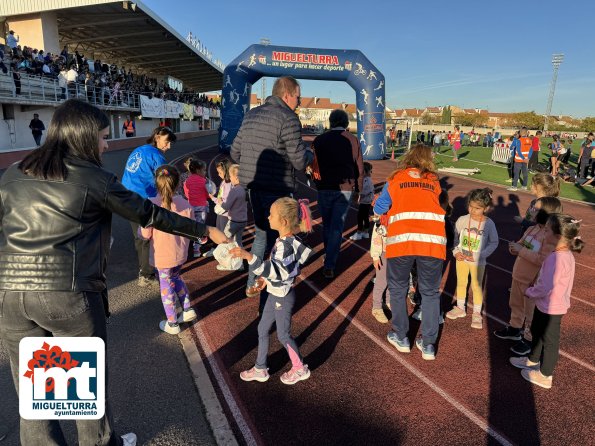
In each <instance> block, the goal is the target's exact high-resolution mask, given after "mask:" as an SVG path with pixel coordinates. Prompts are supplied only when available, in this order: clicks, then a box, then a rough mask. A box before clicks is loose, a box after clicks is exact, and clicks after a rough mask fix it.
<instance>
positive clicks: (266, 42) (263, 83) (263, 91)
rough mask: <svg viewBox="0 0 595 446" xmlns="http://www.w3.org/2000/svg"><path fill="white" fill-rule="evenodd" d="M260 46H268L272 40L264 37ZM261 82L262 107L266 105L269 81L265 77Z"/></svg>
mask: <svg viewBox="0 0 595 446" xmlns="http://www.w3.org/2000/svg"><path fill="white" fill-rule="evenodd" d="M260 44H261V45H265V46H268V45H270V44H271V39H269V38H267V37H262V38H261V39H260ZM260 82H261V84H260V105H262V104H264V99H265V94H266V89H267V80H266V79H265V78H264V77H263V78H262V80H261V81H260Z"/></svg>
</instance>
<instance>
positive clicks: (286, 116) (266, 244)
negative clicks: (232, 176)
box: [231, 77, 313, 297]
mask: <svg viewBox="0 0 595 446" xmlns="http://www.w3.org/2000/svg"><path fill="white" fill-rule="evenodd" d="M299 104H300V85H299V83H298V82H297V81H296V80H295V79H294V78H293V77H280V78H279V79H277V81H276V82H275V84H274V85H273V95H272V96H269V97H268V98H267V99H266V101H265V103H264V104H263V105H262V106H260V107H257V108H254V109H252V110H250V111H249V112H248V113H246V116H245V117H244V120H243V122H242V126H241V127H240V130H239V131H238V134H237V136H236V138H235V140H234V142H233V145H232V147H231V157H232V159H233V160H234V161H235V162H237V163H238V164H239V165H240V171H239V179H240V183H241V184H242V186H244V187H245V188H246V189H247V190H248V196H249V198H250V204H251V206H252V214H253V216H254V224H255V236H254V242H253V243H252V251H251V252H252V254H254V255H255V256H257V257H259V258H261V259H262V258H264V254H265V252H267V251H269V250H270V249H271V248H272V246H273V244H274V242H275V238H276V236H277V233H276V232H275V231H273V230H271V228H270V226H269V220H268V217H269V211H270V208H271V205H272V204H273V203H274V202H275V200H277V199H278V198H281V197H288V196H291V195H292V194H293V192H295V190H296V178H295V171H296V170H301V171H303V170H305V168H306V167H307V166H308V165H309V164H310V163H311V162H312V158H313V154H312V152H311V151H310V150H309V149H308V148H307V146H306V144H305V143H304V141H302V137H301V129H302V126H301V123H300V120H299V119H298V117H297V115H296V114H295V109H296V108H297V107H298V106H299ZM252 271H253V268H252V267H251V266H250V268H249V270H248V284H247V287H246V295H247V296H248V297H254V296H257V295H258V294H260V290H258V288H257V287H256V286H255V285H254V283H255V280H256V277H255V275H254V274H253V272H252Z"/></svg>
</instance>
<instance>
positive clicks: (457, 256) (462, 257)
mask: <svg viewBox="0 0 595 446" xmlns="http://www.w3.org/2000/svg"><path fill="white" fill-rule="evenodd" d="M455 259H457V260H458V261H459V262H464V261H465V255H464V254H463V253H462V252H457V253H456V254H455Z"/></svg>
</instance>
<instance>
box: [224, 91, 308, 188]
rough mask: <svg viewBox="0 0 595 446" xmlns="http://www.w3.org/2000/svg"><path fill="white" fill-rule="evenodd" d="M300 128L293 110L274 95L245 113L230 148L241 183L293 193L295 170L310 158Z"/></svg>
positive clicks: (302, 166) (246, 185)
mask: <svg viewBox="0 0 595 446" xmlns="http://www.w3.org/2000/svg"><path fill="white" fill-rule="evenodd" d="M301 131H302V126H301V124H300V120H299V119H298V117H297V115H296V114H295V112H293V111H292V110H291V109H290V108H289V107H288V106H287V104H286V103H285V102H283V100H282V99H281V98H279V97H277V96H269V97H268V98H267V99H266V101H265V103H264V104H263V105H261V106H260V107H256V108H254V109H252V110H250V111H249V112H248V113H246V116H244V120H243V121H242V126H241V127H240V130H239V131H238V134H237V136H236V137H235V139H234V141H233V144H232V147H231V157H232V159H233V160H234V161H235V162H236V163H238V164H240V165H241V167H240V174H239V179H240V183H241V184H242V186H244V187H245V188H247V189H253V190H266V191H276V192H277V191H278V192H281V193H287V192H290V193H291V192H295V190H296V180H295V170H304V169H305V168H306V166H307V165H309V164H310V163H311V162H312V158H313V155H312V152H311V151H310V150H308V148H307V146H306V144H305V143H304V141H302V136H301Z"/></svg>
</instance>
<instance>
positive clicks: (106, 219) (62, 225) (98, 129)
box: [0, 99, 226, 445]
mask: <svg viewBox="0 0 595 446" xmlns="http://www.w3.org/2000/svg"><path fill="white" fill-rule="evenodd" d="M108 133H109V119H108V117H107V116H106V115H105V114H104V113H103V112H102V111H100V110H99V109H97V108H96V107H94V106H92V105H90V104H88V103H86V102H83V101H79V100H76V99H71V100H68V101H66V102H64V103H63V104H62V105H61V106H59V107H58V108H57V109H56V111H55V112H54V116H53V118H52V121H51V123H50V125H49V128H48V133H47V138H46V141H45V143H44V144H43V145H42V146H41V147H39V148H38V149H36V150H34V151H32V152H31V153H30V154H29V155H27V156H26V157H25V158H24V159H23V160H22V161H21V162H20V163H19V164H13V165H12V166H11V167H9V168H8V169H7V170H6V172H5V173H4V175H3V176H2V178H1V179H0V264H2V268H1V269H0V339H2V342H3V344H4V345H5V346H6V349H7V350H8V353H9V357H10V364H11V369H12V375H13V379H14V383H15V387H16V388H17V390H18V382H19V342H20V341H21V340H22V339H23V338H25V337H99V338H101V339H103V341H104V342H106V334H107V329H106V315H108V314H109V311H108V305H107V289H106V277H105V270H106V266H107V260H108V256H109V252H110V234H111V222H112V213H116V214H118V215H120V216H122V217H124V218H126V219H128V220H130V221H133V222H135V223H137V224H140V225H141V226H144V227H154V228H156V229H159V230H161V231H164V232H169V233H175V234H178V235H183V236H186V237H188V238H191V239H198V238H200V237H202V236H204V235H208V236H209V237H210V238H211V239H213V241H214V242H215V243H221V242H222V241H225V240H226V237H225V236H224V235H223V233H221V231H219V230H217V229H215V228H211V227H208V226H205V225H202V224H198V223H196V222H195V221H194V220H191V219H189V218H184V217H181V216H179V215H177V214H175V213H172V212H170V211H168V210H166V209H163V208H160V207H159V206H156V205H154V204H152V203H151V202H150V201H149V200H146V199H144V198H142V197H140V196H139V195H138V194H136V193H134V192H131V191H129V190H128V189H126V188H125V187H124V186H122V184H121V183H120V182H118V180H117V178H116V176H115V175H114V174H112V173H111V172H108V171H107V170H104V169H102V167H101V154H102V153H103V152H104V151H105V149H107V138H108ZM107 394H108V392H107V391H106V395H107ZM105 409H106V410H105V415H104V416H103V417H102V418H100V419H98V420H90V419H86V420H77V430H78V442H79V444H81V445H91V444H92V445H107V444H109V445H120V444H122V443H124V444H126V445H133V444H135V443H136V436H135V435H134V434H126V435H125V436H124V437H119V436H118V435H116V434H115V432H114V428H113V420H112V417H111V413H110V409H109V404H108V403H107V398H106V408H105ZM20 440H21V443H22V444H25V445H31V444H36V445H37V444H44V445H45V444H55V445H63V444H66V441H65V439H64V435H63V433H62V430H61V428H60V425H59V423H58V421H57V420H26V419H21V429H20Z"/></svg>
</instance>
